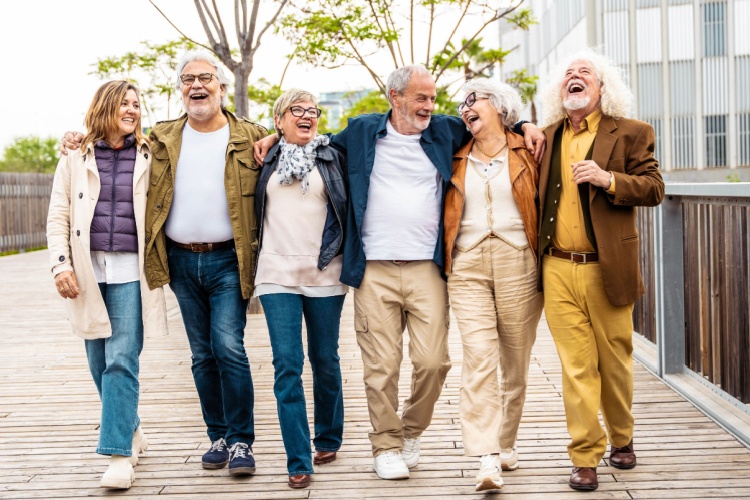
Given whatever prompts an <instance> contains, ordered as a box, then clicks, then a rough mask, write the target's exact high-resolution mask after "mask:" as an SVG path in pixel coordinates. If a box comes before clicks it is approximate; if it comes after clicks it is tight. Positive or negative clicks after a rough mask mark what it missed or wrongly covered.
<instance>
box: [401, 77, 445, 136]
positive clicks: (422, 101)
mask: <svg viewBox="0 0 750 500" xmlns="http://www.w3.org/2000/svg"><path fill="white" fill-rule="evenodd" d="M436 97H437V93H436V91H435V80H433V79H432V76H429V75H419V74H414V75H412V77H411V78H410V79H409V84H408V85H407V86H406V89H404V93H403V94H399V93H398V92H396V91H395V90H391V102H392V104H393V113H392V115H391V116H392V118H393V121H392V122H391V123H392V124H393V126H394V128H395V129H396V131H397V132H398V133H400V134H405V135H409V134H419V133H421V132H422V131H423V130H424V129H426V128H427V127H428V126H429V125H430V118H432V112H433V110H434V109H435V98H436Z"/></svg>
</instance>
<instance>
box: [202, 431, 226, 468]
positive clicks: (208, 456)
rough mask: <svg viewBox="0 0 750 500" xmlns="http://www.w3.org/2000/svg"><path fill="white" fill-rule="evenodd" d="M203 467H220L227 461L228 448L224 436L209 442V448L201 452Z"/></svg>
mask: <svg viewBox="0 0 750 500" xmlns="http://www.w3.org/2000/svg"><path fill="white" fill-rule="evenodd" d="M202 461H203V468H204V469H222V468H224V467H226V465H227V464H228V463H229V450H228V449H227V442H226V441H224V438H219V439H217V440H216V441H214V442H213V443H211V448H209V450H208V451H207V452H206V453H204V454H203V459H202Z"/></svg>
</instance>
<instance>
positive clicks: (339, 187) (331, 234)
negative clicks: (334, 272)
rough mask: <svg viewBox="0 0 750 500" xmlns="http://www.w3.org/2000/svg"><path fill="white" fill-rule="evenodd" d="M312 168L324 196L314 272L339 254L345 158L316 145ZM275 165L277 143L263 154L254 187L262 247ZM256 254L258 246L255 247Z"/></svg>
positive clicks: (344, 207) (343, 221) (344, 208)
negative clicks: (324, 213)
mask: <svg viewBox="0 0 750 500" xmlns="http://www.w3.org/2000/svg"><path fill="white" fill-rule="evenodd" d="M316 152H317V155H318V157H317V159H316V160H315V166H316V167H317V168H318V172H320V176H321V177H322V178H323V184H324V185H325V189H326V194H327V195H328V215H327V216H326V223H325V226H324V228H323V241H322V243H321V245H320V256H319V257H318V269H320V270H323V269H324V268H325V267H326V266H327V265H328V263H329V262H331V260H332V259H333V258H334V257H335V256H337V255H338V254H340V253H342V252H343V243H344V228H345V227H346V215H347V205H348V204H347V185H346V182H347V181H346V179H347V176H346V156H345V155H343V154H342V153H341V152H340V151H338V150H337V149H336V148H334V147H332V146H318V149H317V151H316ZM278 162H279V144H278V143H277V144H276V145H274V146H273V147H272V148H271V149H270V150H269V151H268V154H266V159H265V160H264V161H263V167H262V170H261V172H260V178H259V179H258V185H257V186H256V188H255V211H256V212H255V213H257V214H258V241H259V242H260V246H262V245H263V219H264V215H265V206H266V186H268V180H269V179H270V178H271V174H273V173H274V172H275V171H276V165H277V164H278ZM258 251H260V247H259V248H258Z"/></svg>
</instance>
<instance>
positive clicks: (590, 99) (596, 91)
mask: <svg viewBox="0 0 750 500" xmlns="http://www.w3.org/2000/svg"><path fill="white" fill-rule="evenodd" d="M601 96H602V94H601V83H600V82H599V77H598V75H597V74H596V70H595V69H594V65H593V64H591V63H590V62H589V61H586V60H578V61H573V62H572V63H571V64H570V66H568V69H567V70H566V71H565V78H563V81H562V85H561V86H560V97H562V101H563V107H564V108H565V109H566V110H568V111H578V110H583V113H582V114H584V116H588V114H589V113H591V112H592V111H594V110H595V109H596V108H598V107H599V101H600V100H601Z"/></svg>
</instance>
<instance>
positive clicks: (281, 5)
mask: <svg viewBox="0 0 750 500" xmlns="http://www.w3.org/2000/svg"><path fill="white" fill-rule="evenodd" d="M287 1H288V0H282V1H281V3H280V5H279V8H278V9H277V10H276V13H275V14H274V15H273V17H272V18H271V20H270V21H268V22H267V23H266V25H265V26H264V27H263V29H262V30H261V31H260V33H258V38H256V39H255V48H253V51H252V53H253V54H255V52H256V51H257V50H258V47H260V39H261V38H263V35H264V34H265V32H266V31H268V29H269V28H270V27H271V26H273V25H274V24H275V23H276V19H277V18H278V17H279V15H280V14H281V9H283V8H284V6H285V5H286V4H287Z"/></svg>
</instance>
